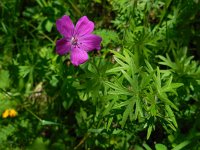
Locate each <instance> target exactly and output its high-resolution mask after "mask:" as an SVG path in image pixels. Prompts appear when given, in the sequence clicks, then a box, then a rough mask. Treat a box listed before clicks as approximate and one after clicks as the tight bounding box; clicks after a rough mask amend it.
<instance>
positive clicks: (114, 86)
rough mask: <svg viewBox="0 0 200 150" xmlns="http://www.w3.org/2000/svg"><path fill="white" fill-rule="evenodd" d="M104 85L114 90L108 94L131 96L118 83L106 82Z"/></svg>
mask: <svg viewBox="0 0 200 150" xmlns="http://www.w3.org/2000/svg"><path fill="white" fill-rule="evenodd" d="M104 83H105V85H107V86H108V87H110V88H112V89H114V91H110V92H109V93H110V94H118V95H120V94H124V95H132V93H131V92H130V91H128V90H127V88H125V87H124V86H123V85H121V84H120V83H119V82H117V80H116V82H115V83H111V82H108V81H105V82H104Z"/></svg>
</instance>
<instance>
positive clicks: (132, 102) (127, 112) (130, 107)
mask: <svg viewBox="0 0 200 150" xmlns="http://www.w3.org/2000/svg"><path fill="white" fill-rule="evenodd" d="M128 102H129V103H128V106H127V107H126V110H125V111H124V113H123V116H122V121H121V126H122V128H123V127H124V125H125V123H126V121H127V119H128V116H129V115H131V113H132V112H133V107H134V105H135V99H134V98H130V99H129V100H128Z"/></svg>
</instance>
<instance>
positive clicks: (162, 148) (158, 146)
mask: <svg viewBox="0 0 200 150" xmlns="http://www.w3.org/2000/svg"><path fill="white" fill-rule="evenodd" d="M155 148H156V150H167V147H166V146H165V145H163V144H159V143H158V144H156V145H155Z"/></svg>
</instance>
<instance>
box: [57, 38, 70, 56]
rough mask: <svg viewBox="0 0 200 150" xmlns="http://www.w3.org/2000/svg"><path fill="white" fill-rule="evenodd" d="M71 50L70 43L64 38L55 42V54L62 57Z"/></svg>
mask: <svg viewBox="0 0 200 150" xmlns="http://www.w3.org/2000/svg"><path fill="white" fill-rule="evenodd" d="M70 50H71V43H70V42H68V41H67V40H66V39H65V38H62V39H60V40H57V41H56V52H57V53H58V54H59V55H64V54H66V53H68V52H69V51H70Z"/></svg>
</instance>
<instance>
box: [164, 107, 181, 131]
mask: <svg viewBox="0 0 200 150" xmlns="http://www.w3.org/2000/svg"><path fill="white" fill-rule="evenodd" d="M165 109H166V111H167V113H168V117H169V118H170V119H171V120H172V122H173V124H174V126H175V127H176V128H178V124H177V122H176V118H175V115H174V112H173V111H172V109H171V108H170V106H169V105H165Z"/></svg>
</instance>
